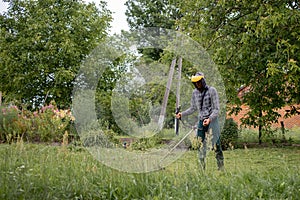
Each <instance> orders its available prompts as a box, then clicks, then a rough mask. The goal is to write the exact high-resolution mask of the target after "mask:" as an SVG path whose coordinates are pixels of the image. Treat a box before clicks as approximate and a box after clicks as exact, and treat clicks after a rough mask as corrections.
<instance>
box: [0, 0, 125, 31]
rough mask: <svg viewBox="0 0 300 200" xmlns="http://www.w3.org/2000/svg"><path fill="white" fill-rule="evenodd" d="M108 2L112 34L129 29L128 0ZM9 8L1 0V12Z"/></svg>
mask: <svg viewBox="0 0 300 200" xmlns="http://www.w3.org/2000/svg"><path fill="white" fill-rule="evenodd" d="M86 1H87V2H92V1H93V2H95V4H96V5H98V4H99V2H100V1H99V0H86ZM105 1H106V2H107V7H108V9H109V10H110V11H112V17H113V22H112V24H111V26H112V28H111V30H110V35H112V34H114V33H121V30H129V27H128V24H127V21H126V16H125V10H126V6H125V5H124V3H125V2H126V0H105ZM6 9H7V3H5V2H4V1H3V0H0V13H2V12H4V11H5V10H6Z"/></svg>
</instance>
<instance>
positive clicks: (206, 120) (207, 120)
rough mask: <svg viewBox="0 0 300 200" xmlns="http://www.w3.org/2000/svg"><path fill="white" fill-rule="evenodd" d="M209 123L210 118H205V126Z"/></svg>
mask: <svg viewBox="0 0 300 200" xmlns="http://www.w3.org/2000/svg"><path fill="white" fill-rule="evenodd" d="M209 123H210V119H209V118H207V119H205V120H204V121H203V126H208V125H209Z"/></svg>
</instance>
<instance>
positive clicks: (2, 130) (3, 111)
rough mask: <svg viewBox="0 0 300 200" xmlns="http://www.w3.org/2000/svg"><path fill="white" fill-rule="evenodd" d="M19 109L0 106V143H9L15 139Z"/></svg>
mask: <svg viewBox="0 0 300 200" xmlns="http://www.w3.org/2000/svg"><path fill="white" fill-rule="evenodd" d="M18 115H19V109H18V108H17V107H15V106H10V107H5V106H0V143H2V142H6V141H7V142H10V141H11V140H12V139H13V138H16V137H17V135H16V134H17V133H16V130H15V128H17V127H15V126H12V125H13V124H15V123H16V122H17V121H18Z"/></svg>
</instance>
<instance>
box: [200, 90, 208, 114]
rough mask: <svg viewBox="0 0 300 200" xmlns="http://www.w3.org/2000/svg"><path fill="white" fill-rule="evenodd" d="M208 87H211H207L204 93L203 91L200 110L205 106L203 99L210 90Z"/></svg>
mask: <svg viewBox="0 0 300 200" xmlns="http://www.w3.org/2000/svg"><path fill="white" fill-rule="evenodd" d="M208 89H209V87H207V88H205V90H204V93H203V95H202V99H201V107H200V110H202V107H203V100H204V97H205V94H206V92H207V91H208Z"/></svg>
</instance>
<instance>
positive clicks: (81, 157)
mask: <svg viewBox="0 0 300 200" xmlns="http://www.w3.org/2000/svg"><path fill="white" fill-rule="evenodd" d="M224 153H225V154H224V156H225V159H226V160H225V161H226V162H225V166H226V170H225V172H223V173H221V172H220V173H218V172H217V169H216V166H215V158H214V154H213V153H212V152H211V153H209V154H208V160H207V170H206V171H205V172H202V171H200V168H199V166H198V162H197V158H198V157H197V153H196V151H189V152H187V153H185V154H184V156H183V157H181V158H180V159H179V160H177V161H176V162H174V163H173V164H171V165H170V166H168V167H167V168H165V169H164V170H161V171H156V172H151V173H145V174H130V173H124V172H119V171H115V170H113V169H110V168H108V167H106V166H104V165H102V164H101V163H99V162H98V161H96V160H95V159H93V157H92V156H91V155H90V154H89V153H88V152H87V151H85V150H83V149H80V148H77V147H72V148H66V147H64V146H61V147H57V146H46V145H36V144H25V143H14V144H12V145H6V144H2V145H0V154H1V155H2V159H1V160H0V199H3V200H6V199H7V200H8V199H33V200H34V199H45V200H46V199H149V200H150V199H297V198H298V197H299V195H300V191H299V187H300V178H299V175H300V174H299V171H300V168H299V166H300V160H299V156H298V155H299V153H300V150H299V148H269V149H239V150H233V151H225V152H224ZM120 162H121V161H120Z"/></svg>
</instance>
